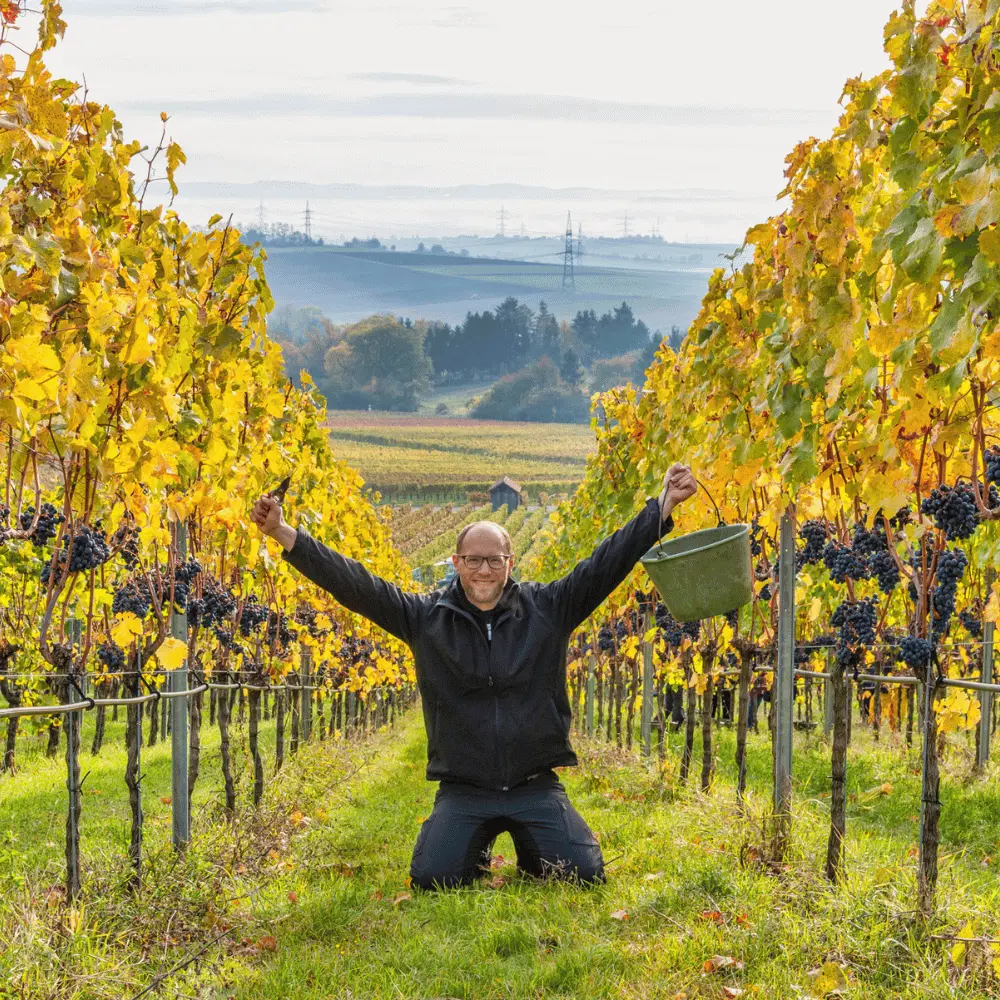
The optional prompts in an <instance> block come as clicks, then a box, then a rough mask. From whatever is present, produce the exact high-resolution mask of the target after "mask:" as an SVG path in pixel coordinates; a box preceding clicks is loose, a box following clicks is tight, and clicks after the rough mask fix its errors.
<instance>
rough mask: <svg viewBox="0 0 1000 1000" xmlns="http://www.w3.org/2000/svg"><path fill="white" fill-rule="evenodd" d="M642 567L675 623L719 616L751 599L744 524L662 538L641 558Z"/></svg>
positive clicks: (747, 545) (747, 531) (747, 538)
mask: <svg viewBox="0 0 1000 1000" xmlns="http://www.w3.org/2000/svg"><path fill="white" fill-rule="evenodd" d="M642 565H643V567H644V568H645V570H646V572H647V573H648V574H649V576H650V579H652V581H653V583H654V584H655V585H656V589H657V590H658V591H659V592H660V597H661V598H662V599H663V603H664V604H665V605H666V606H667V610H668V611H669V612H670V613H671V614H672V615H673V616H674V618H675V619H676V620H677V621H679V622H693V621H700V620H701V619H702V618H711V617H712V616H713V615H723V614H725V613H726V612H727V611H735V610H736V609H737V608H741V607H742V606H743V605H744V604H747V603H749V601H750V600H751V599H752V598H753V567H752V566H751V564H750V525H748V524H725V525H721V526H720V527H718V528H705V529H704V530H703V531H692V532H691V534H689V535H681V536H680V537H678V538H665V539H663V540H662V541H660V542H659V543H657V544H656V545H654V546H653V547H652V548H651V549H650V550H649V551H648V552H647V553H646V554H645V555H644V556H643V557H642Z"/></svg>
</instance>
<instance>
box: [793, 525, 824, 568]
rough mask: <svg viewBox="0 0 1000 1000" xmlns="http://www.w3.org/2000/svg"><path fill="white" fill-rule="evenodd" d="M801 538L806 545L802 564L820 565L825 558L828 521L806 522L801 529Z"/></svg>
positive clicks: (803, 550)
mask: <svg viewBox="0 0 1000 1000" xmlns="http://www.w3.org/2000/svg"><path fill="white" fill-rule="evenodd" d="M799 538H801V539H802V540H803V541H804V542H805V543H806V544H805V547H804V548H803V549H802V553H801V555H802V562H803V563H806V564H808V565H811V564H812V563H818V562H819V561H820V560H821V559H822V558H823V549H824V547H825V546H826V539H827V524H826V521H815V520H814V521H806V523H805V524H803V525H802V527H801V528H799Z"/></svg>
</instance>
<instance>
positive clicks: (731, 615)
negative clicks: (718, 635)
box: [722, 608, 740, 631]
mask: <svg viewBox="0 0 1000 1000" xmlns="http://www.w3.org/2000/svg"><path fill="white" fill-rule="evenodd" d="M722 617H723V618H725V619H726V624H727V625H729V626H730V627H731V628H732V629H733V630H734V631H735V630H736V629H737V628H739V624H740V612H739V608H737V609H736V610H735V611H727V612H726V613H725V614H724V615H723V616H722Z"/></svg>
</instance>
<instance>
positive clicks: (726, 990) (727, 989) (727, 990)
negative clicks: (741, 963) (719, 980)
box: [722, 986, 743, 997]
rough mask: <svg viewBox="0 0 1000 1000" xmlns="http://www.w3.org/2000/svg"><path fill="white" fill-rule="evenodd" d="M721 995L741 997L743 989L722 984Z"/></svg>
mask: <svg viewBox="0 0 1000 1000" xmlns="http://www.w3.org/2000/svg"><path fill="white" fill-rule="evenodd" d="M722 995H723V996H724V997H741V996H743V990H741V989H740V988H739V987H738V986H723V987H722Z"/></svg>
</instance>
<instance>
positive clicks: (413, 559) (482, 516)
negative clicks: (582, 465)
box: [392, 503, 550, 582]
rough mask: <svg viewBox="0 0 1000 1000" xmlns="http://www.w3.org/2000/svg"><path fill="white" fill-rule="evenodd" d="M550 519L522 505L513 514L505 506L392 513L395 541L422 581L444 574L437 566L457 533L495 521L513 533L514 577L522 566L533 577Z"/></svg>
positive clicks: (451, 547)
mask: <svg viewBox="0 0 1000 1000" xmlns="http://www.w3.org/2000/svg"><path fill="white" fill-rule="evenodd" d="M549 517H550V514H549V511H548V509H547V508H545V507H540V506H539V507H528V506H527V505H523V504H522V505H521V506H520V507H518V509H517V510H515V511H513V512H512V513H508V511H507V508H506V506H503V507H501V508H500V509H499V510H497V511H494V510H492V509H491V507H490V505H489V504H477V503H466V504H461V505H444V506H434V505H432V504H423V505H421V506H415V507H411V506H410V505H409V504H404V505H402V506H399V507H394V508H393V509H392V540H393V541H394V542H395V543H396V545H398V546H399V549H400V551H401V552H402V553H403V555H405V556H406V558H407V559H408V560H409V562H410V565H411V566H413V567H414V568H415V569H416V570H418V571H419V572H420V576H421V579H422V580H424V581H425V582H431V581H437V580H440V579H441V577H442V576H443V575H444V574H443V572H442V570H441V568H440V567H435V564H436V563H439V562H440V561H441V560H444V559H446V558H447V557H448V556H449V555H450V554H451V553H452V552H453V551H454V544H455V538H456V536H457V535H458V532H459V531H461V530H462V528H464V527H465V526H466V525H467V524H471V523H472V522H473V521H494V522H495V523H497V524H502V525H503V526H504V527H505V528H506V529H507V531H508V532H509V533H510V536H511V545H512V551H513V553H514V556H515V557H516V560H517V563H516V564H515V567H514V577H515V578H519V577H520V576H521V567H522V564H523V565H524V567H525V568H526V569H527V571H528V572H529V573H530V571H531V568H532V566H533V560H534V559H535V558H536V557H537V556H538V555H539V554H540V553H541V551H542V549H543V548H544V546H545V545H546V544H547V537H548V536H547V535H546V533H545V532H544V530H543V529H544V528H545V525H546V522H547V521H548V519H549Z"/></svg>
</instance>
